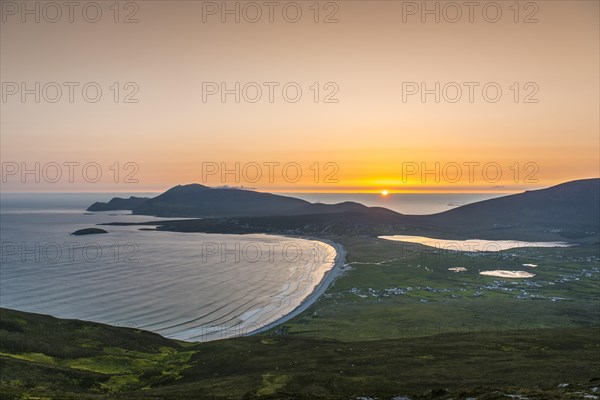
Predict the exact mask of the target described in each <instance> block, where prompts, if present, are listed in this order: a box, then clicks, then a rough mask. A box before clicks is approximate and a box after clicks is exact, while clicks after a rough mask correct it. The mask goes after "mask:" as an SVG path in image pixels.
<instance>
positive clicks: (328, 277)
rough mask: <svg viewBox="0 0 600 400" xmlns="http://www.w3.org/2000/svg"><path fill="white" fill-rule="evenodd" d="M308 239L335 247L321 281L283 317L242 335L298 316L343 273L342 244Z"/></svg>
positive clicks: (271, 326) (272, 326) (252, 333)
mask: <svg viewBox="0 0 600 400" xmlns="http://www.w3.org/2000/svg"><path fill="white" fill-rule="evenodd" d="M310 240H318V241H320V242H323V243H326V244H328V245H330V246H332V247H333V248H334V249H335V252H336V255H335V261H334V264H333V267H332V268H331V269H330V270H329V271H328V272H327V273H326V274H325V276H324V277H323V279H322V280H321V282H320V283H319V284H318V285H317V286H316V287H315V289H314V290H313V291H312V293H311V294H309V295H308V296H307V297H306V298H305V299H304V300H303V301H302V303H301V304H300V305H299V306H298V307H296V308H295V309H294V310H293V311H292V312H290V313H288V314H286V315H284V316H283V317H281V318H279V319H278V320H276V321H274V322H271V323H269V324H267V325H265V326H263V327H261V328H258V329H255V330H253V331H251V332H248V333H247V334H246V335H244V336H251V335H255V334H258V333H262V332H265V331H268V330H269V329H272V328H274V327H276V326H277V325H281V324H283V323H285V322H287V321H289V320H290V319H292V318H294V317H296V316H298V315H299V314H301V313H302V312H304V311H305V310H306V309H307V308H309V307H310V306H311V305H313V304H314V303H315V302H316V301H317V300H318V299H319V297H320V296H321V295H323V293H325V291H327V289H328V288H329V286H331V284H333V282H335V280H336V279H338V278H339V277H340V276H342V275H343V273H344V272H345V271H344V266H345V265H346V249H345V248H344V246H342V245H341V244H339V243H335V242H331V241H329V240H325V239H310Z"/></svg>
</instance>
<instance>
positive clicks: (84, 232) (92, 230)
mask: <svg viewBox="0 0 600 400" xmlns="http://www.w3.org/2000/svg"><path fill="white" fill-rule="evenodd" d="M99 233H108V231H105V230H104V229H100V228H85V229H79V230H76V231H75V232H73V233H71V235H75V236H82V235H97V234H99Z"/></svg>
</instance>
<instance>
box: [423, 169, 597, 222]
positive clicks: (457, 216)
mask: <svg viewBox="0 0 600 400" xmlns="http://www.w3.org/2000/svg"><path fill="white" fill-rule="evenodd" d="M425 221H427V222H428V223H431V224H436V225H440V226H452V225H457V224H460V225H469V226H471V227H473V228H477V229H498V228H508V227H524V228H527V227H538V228H546V229H554V230H557V231H559V230H573V229H577V230H579V231H584V230H587V231H593V232H598V230H599V226H600V179H585V180H578V181H571V182H566V183H563V184H560V185H557V186H552V187H549V188H546V189H540V190H532V191H527V192H524V193H519V194H514V195H510V196H505V197H500V198H496V199H491V200H485V201H480V202H477V203H473V204H468V205H465V206H462V207H458V208H455V209H452V210H449V211H445V212H443V213H440V214H434V215H430V216H427V217H426V218H425Z"/></svg>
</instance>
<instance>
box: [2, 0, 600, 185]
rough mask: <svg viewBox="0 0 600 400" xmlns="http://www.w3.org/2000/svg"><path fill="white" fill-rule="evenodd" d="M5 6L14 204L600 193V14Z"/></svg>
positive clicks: (500, 7)
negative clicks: (182, 188) (228, 195)
mask: <svg viewBox="0 0 600 400" xmlns="http://www.w3.org/2000/svg"><path fill="white" fill-rule="evenodd" d="M0 4H1V6H2V9H1V12H2V15H1V18H2V19H1V21H2V22H1V28H0V78H1V81H2V99H1V103H0V107H1V109H0V112H1V118H0V120H1V122H0V133H1V135H0V143H1V150H0V156H1V161H2V192H71V191H73V192H95V191H99V192H101V191H109V192H143V191H162V190H166V189H168V188H169V187H171V186H174V185H177V184H186V183H192V182H196V183H201V184H205V185H209V186H236V187H238V186H243V187H246V188H255V189H258V190H263V191H274V192H278V191H279V192H342V193H343V192H381V191H382V190H388V191H389V192H390V193H394V192H400V193H405V192H406V193H410V192H415V193H422V192H425V193H430V192H431V193H435V192H445V193H446V192H450V193H455V192H456V193H463V192H467V193H468V192H477V193H487V192H489V193H496V192H497V193H511V192H517V191H522V190H526V189H532V188H539V187H547V186H551V185H554V184H557V183H561V182H565V181H569V180H575V179H582V178H591V177H598V176H599V175H600V172H599V169H600V160H599V157H600V156H599V154H600V136H599V135H600V134H599V132H600V126H599V109H600V104H599V73H598V71H599V70H600V65H599V51H600V50H599V49H600V43H599V37H600V30H599V24H600V6H599V4H600V3H599V2H597V1H537V2H526V1H521V2H512V1H500V2H487V1H484V2H473V3H469V4H473V6H472V8H471V7H468V6H465V2H449V3H448V2H433V1H428V2H421V1H419V2H404V1H395V2H394V1H337V2H326V1H323V2H314V1H297V2H287V1H284V2H279V1H274V2H270V3H269V2H263V1H258V2H243V1H242V2H234V1H230V2H221V1H219V2H202V1H179V2H178V1H168V2H167V1H138V2H126V1H124V2H117V3H115V2H112V1H96V2H87V1H82V2H74V3H72V4H73V5H72V9H70V8H68V6H65V5H64V3H63V2H43V1H42V2H34V1H31V2H29V1H28V2H23V1H2V2H1V3H0ZM236 19H237V20H236ZM436 19H437V20H436Z"/></svg>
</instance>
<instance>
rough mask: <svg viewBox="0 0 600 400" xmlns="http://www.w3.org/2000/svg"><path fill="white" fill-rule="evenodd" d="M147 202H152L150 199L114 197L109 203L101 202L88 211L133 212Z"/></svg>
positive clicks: (90, 207)
mask: <svg viewBox="0 0 600 400" xmlns="http://www.w3.org/2000/svg"><path fill="white" fill-rule="evenodd" d="M146 200H150V198H149V197H135V196H131V197H129V198H128V199H123V198H121V197H114V198H112V199H111V200H110V201H109V202H108V203H103V202H100V201H97V202H95V203H94V204H92V205H91V206H89V207H88V208H87V211H117V210H133V209H134V208H136V207H138V206H139V205H141V204H142V203H144V202H145V201H146Z"/></svg>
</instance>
